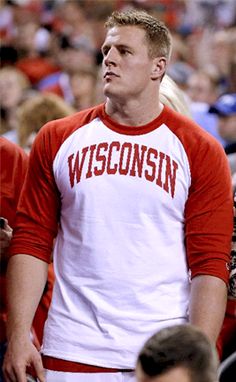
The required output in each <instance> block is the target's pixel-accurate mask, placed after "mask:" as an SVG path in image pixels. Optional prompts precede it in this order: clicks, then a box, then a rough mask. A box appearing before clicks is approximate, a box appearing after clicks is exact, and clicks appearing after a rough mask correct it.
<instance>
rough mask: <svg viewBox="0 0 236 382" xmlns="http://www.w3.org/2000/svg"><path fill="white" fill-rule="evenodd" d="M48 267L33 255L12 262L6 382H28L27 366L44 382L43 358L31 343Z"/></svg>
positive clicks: (8, 278) (10, 266)
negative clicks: (31, 331)
mask: <svg viewBox="0 0 236 382" xmlns="http://www.w3.org/2000/svg"><path fill="white" fill-rule="evenodd" d="M47 269H48V264H47V263H46V262H44V261H42V260H40V259H38V258H35V257H33V256H29V255H15V256H13V257H11V258H10V260H9V264H8V271H7V300H8V319H7V337H8V346H7V352H6V355H5V360H4V366H3V370H4V376H5V379H6V382H10V381H13V380H17V382H26V366H29V365H31V366H32V367H33V368H34V369H35V371H36V375H37V377H38V379H39V381H40V382H44V373H43V366H42V362H41V357H40V354H39V353H38V351H37V349H36V348H35V346H34V345H33V343H32V341H31V339H30V329H31V324H32V321H33V317H34V314H35V311H36V309H37V306H38V303H39V301H40V298H41V295H42V293H43V289H44V286H45V284H46V280H47Z"/></svg>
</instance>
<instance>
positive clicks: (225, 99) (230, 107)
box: [209, 93, 236, 154]
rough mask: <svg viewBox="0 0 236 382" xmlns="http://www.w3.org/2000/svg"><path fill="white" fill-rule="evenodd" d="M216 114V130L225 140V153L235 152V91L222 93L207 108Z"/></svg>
mask: <svg viewBox="0 0 236 382" xmlns="http://www.w3.org/2000/svg"><path fill="white" fill-rule="evenodd" d="M209 112H210V113H213V114H216V115H217V116H218V131H219V134H220V135H221V137H222V138H223V139H225V140H226V142H227V145H226V146H225V152H226V154H232V153H235V152H236V93H232V94H224V95H222V96H221V97H220V98H219V99H218V100H217V101H216V102H215V103H214V104H212V105H211V107H210V109H209Z"/></svg>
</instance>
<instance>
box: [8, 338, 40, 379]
mask: <svg viewBox="0 0 236 382" xmlns="http://www.w3.org/2000/svg"><path fill="white" fill-rule="evenodd" d="M29 366H31V367H32V368H33V369H34V370H35V373H36V376H37V378H38V380H39V381H40V382H45V376H44V369H43V364H42V359H41V356H40V354H39V352H38V351H37V349H36V348H35V346H34V345H33V344H32V342H31V340H30V338H28V337H26V338H24V339H23V340H22V339H21V340H19V339H16V338H13V339H12V340H10V341H9V343H8V345H7V351H6V354H5V358H4V363H3V374H4V377H5V381H6V382H26V367H29Z"/></svg>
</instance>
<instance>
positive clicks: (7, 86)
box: [0, 71, 24, 109]
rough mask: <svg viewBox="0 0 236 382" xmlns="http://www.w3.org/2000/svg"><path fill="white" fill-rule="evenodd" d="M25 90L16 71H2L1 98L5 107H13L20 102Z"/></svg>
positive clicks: (0, 80) (2, 105)
mask: <svg viewBox="0 0 236 382" xmlns="http://www.w3.org/2000/svg"><path fill="white" fill-rule="evenodd" d="M23 92H24V90H23V89H22V85H21V81H20V79H19V76H18V74H17V73H15V72H11V71H9V72H8V73H7V72H2V73H1V72H0V99H1V107H2V108H3V109H11V108H13V107H15V106H17V105H18V104H19V102H20V101H21V99H22V96H23Z"/></svg>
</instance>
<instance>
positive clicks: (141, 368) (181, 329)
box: [136, 325, 218, 382]
mask: <svg viewBox="0 0 236 382" xmlns="http://www.w3.org/2000/svg"><path fill="white" fill-rule="evenodd" d="M217 369H218V357H217V353H216V350H215V348H214V347H213V345H212V344H211V343H210V341H209V339H208V338H207V337H206V335H204V334H203V333H202V332H201V331H200V330H199V329H197V328H196V327H194V326H191V325H175V326H172V327H168V328H164V329H162V330H160V331H159V332H158V333H156V334H154V335H153V336H152V337H151V338H150V339H148V341H147V342H146V343H145V344H144V346H143V348H142V350H141V352H140V354H139V356H138V360H137V366H136V375H137V382H173V381H174V382H217V380H218V379H217Z"/></svg>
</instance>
